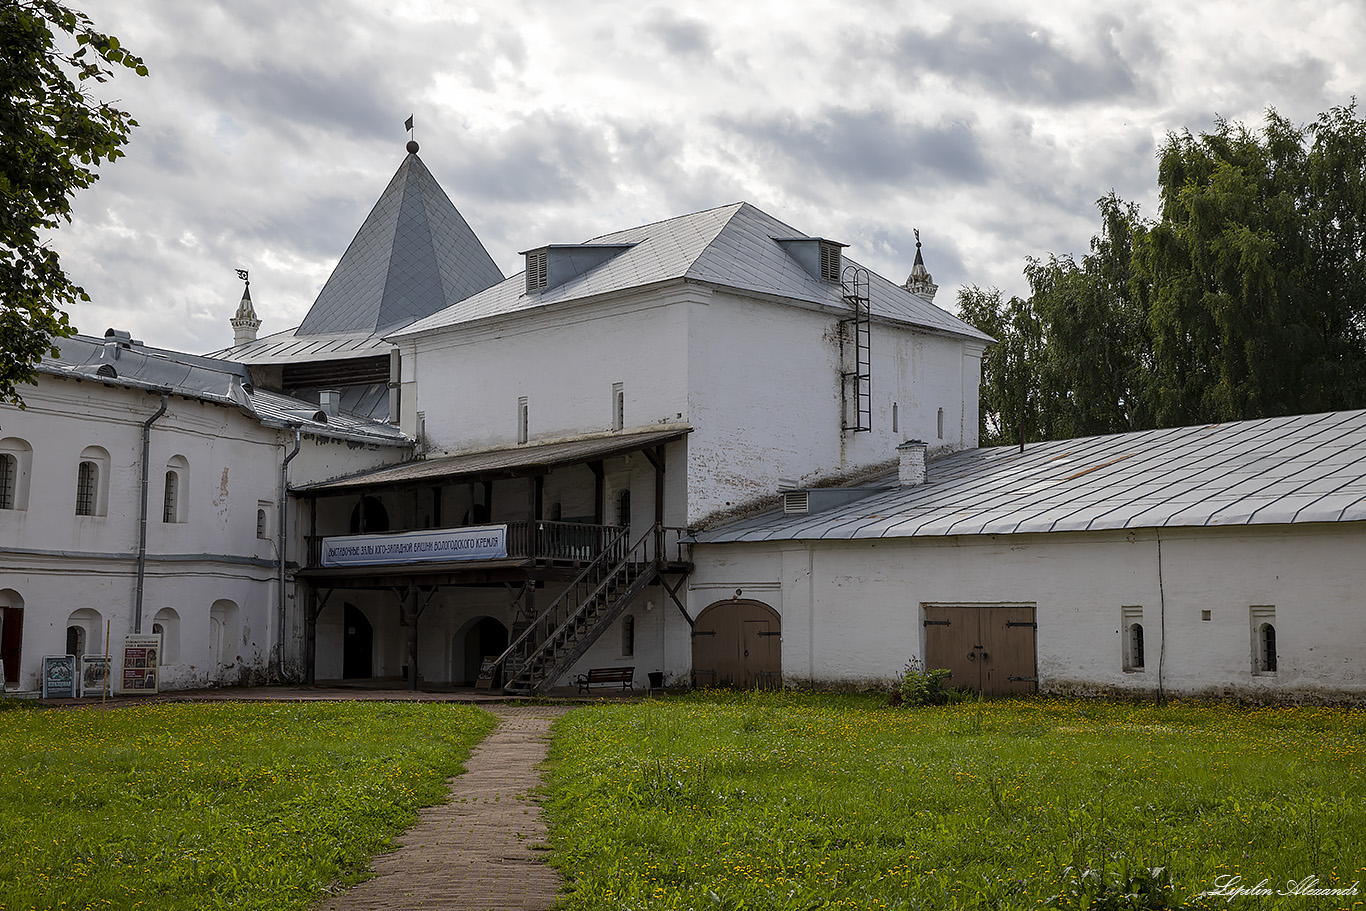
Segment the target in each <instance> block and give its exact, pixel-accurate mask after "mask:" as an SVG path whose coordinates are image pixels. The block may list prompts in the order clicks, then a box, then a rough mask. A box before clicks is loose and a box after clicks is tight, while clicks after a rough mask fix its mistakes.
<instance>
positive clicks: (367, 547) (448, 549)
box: [322, 525, 508, 566]
mask: <svg viewBox="0 0 1366 911" xmlns="http://www.w3.org/2000/svg"><path fill="white" fill-rule="evenodd" d="M507 555H508V527H507V526H506V525H475V526H470V527H467V528H428V529H424V530H422V531H405V532H398V533H395V534H385V535H342V536H338V537H332V538H323V546H322V565H323V566H384V565H389V564H394V563H452V562H458V561H462V560H496V559H499V558H501V557H506V556H507Z"/></svg>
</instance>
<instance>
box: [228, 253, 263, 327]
mask: <svg viewBox="0 0 1366 911" xmlns="http://www.w3.org/2000/svg"><path fill="white" fill-rule="evenodd" d="M237 277H238V278H240V279H242V281H243V282H245V283H246V284H245V285H244V286H243V288H242V301H241V303H239V304H238V305H237V313H236V314H235V315H234V316H233V318H232V320H231V321H230V322H231V323H232V343H233V344H234V345H245V344H246V343H247V342H254V341H256V330H258V329H260V328H261V321H260V320H259V319H257V318H256V309H255V308H254V307H252V305H251V281H250V280H248V278H247V271H246V270H245V269H238V270H237Z"/></svg>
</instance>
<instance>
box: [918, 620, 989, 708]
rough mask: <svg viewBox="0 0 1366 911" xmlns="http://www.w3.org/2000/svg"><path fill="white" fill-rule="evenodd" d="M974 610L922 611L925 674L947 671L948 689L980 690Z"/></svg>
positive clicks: (976, 621)
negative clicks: (931, 671) (948, 674)
mask: <svg viewBox="0 0 1366 911" xmlns="http://www.w3.org/2000/svg"><path fill="white" fill-rule="evenodd" d="M977 632H978V618H977V610H976V608H971V607H930V606H928V605H927V606H926V607H925V670H927V671H929V670H934V669H935V668H941V667H942V668H947V669H948V670H949V671H950V676H949V685H950V686H954V687H958V688H967V689H972V690H977V691H978V692H981V690H982V665H981V663H980V662H978V661H977V654H976V649H977Z"/></svg>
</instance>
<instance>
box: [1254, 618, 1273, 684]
mask: <svg viewBox="0 0 1366 911" xmlns="http://www.w3.org/2000/svg"><path fill="white" fill-rule="evenodd" d="M1257 632H1258V636H1257V650H1258V653H1259V657H1260V658H1261V663H1262V673H1263V674H1274V673H1276V627H1274V626H1272V625H1271V624H1270V623H1263V624H1262V625H1261V626H1260V627H1259V628H1258V631H1257Z"/></svg>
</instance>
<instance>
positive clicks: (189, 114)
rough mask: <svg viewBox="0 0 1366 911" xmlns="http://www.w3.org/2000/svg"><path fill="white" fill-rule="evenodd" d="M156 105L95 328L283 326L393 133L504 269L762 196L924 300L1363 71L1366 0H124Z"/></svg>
mask: <svg viewBox="0 0 1366 911" xmlns="http://www.w3.org/2000/svg"><path fill="white" fill-rule="evenodd" d="M78 2H79V0H78ZM81 5H82V6H84V7H85V8H86V9H87V11H88V12H89V13H91V15H92V16H93V17H94V19H95V22H96V25H97V26H98V27H100V28H101V29H103V30H105V31H108V32H110V33H112V34H115V35H117V36H118V37H119V38H120V39H121V40H122V41H123V43H124V45H125V46H127V47H128V48H129V49H131V50H132V51H133V52H134V53H138V54H141V55H142V56H143V58H144V59H145V61H146V63H147V65H148V67H149V68H150V70H151V75H150V76H149V77H148V78H146V79H137V78H136V77H134V76H132V75H131V73H130V74H128V75H123V74H120V75H119V77H118V78H117V80H116V81H115V82H114V83H112V84H110V85H107V86H106V87H104V88H103V89H102V94H101V97H104V98H108V99H117V100H118V101H119V102H120V103H121V104H122V105H123V106H124V107H125V108H126V109H128V110H130V111H132V112H133V114H134V115H135V116H136V117H137V119H138V120H139V121H140V123H141V127H140V128H139V129H138V130H137V131H136V133H135V135H134V138H133V141H132V142H131V144H130V146H129V147H128V149H127V153H128V157H127V158H125V159H122V160H120V161H119V162H117V163H116V164H114V165H112V166H106V167H105V168H104V169H103V171H102V174H103V176H102V178H101V180H100V181H99V183H98V184H97V185H96V186H95V187H94V188H92V189H90V190H86V191H84V192H83V193H82V194H81V195H80V196H79V197H78V198H77V202H76V212H75V221H74V223H73V224H72V225H70V226H68V227H65V228H63V229H62V230H61V231H60V232H58V234H57V236H56V237H55V238H54V243H55V244H56V245H57V246H58V249H59V250H60V251H61V252H62V256H63V263H64V264H65V266H66V267H67V269H68V271H69V272H70V273H71V274H72V276H73V278H74V279H75V280H76V281H78V282H80V283H82V284H83V285H84V286H85V287H86V289H87V290H88V291H89V292H90V294H91V296H92V298H93V299H94V300H93V302H92V303H89V304H82V305H81V306H80V307H79V308H78V309H77V310H76V311H75V312H74V313H73V319H74V321H75V323H76V325H77V326H78V328H79V329H80V330H81V331H82V332H87V333H92V334H102V333H103V332H104V330H105V328H107V327H109V326H114V327H118V328H122V329H128V330H130V331H132V332H133V334H134V336H135V337H139V338H142V339H144V340H145V341H147V342H148V343H149V344H154V345H159V346H162V347H172V348H181V349H184V350H189V351H210V350H214V349H217V348H220V347H224V346H226V345H228V344H230V342H231V339H232V332H231V329H230V328H229V326H228V318H229V317H230V316H231V314H232V311H233V309H234V308H235V306H236V300H237V298H238V297H240V293H241V285H240V283H239V282H238V281H237V280H236V278H235V276H234V273H233V270H234V269H235V268H238V267H242V268H248V269H250V270H251V277H252V296H253V298H254V299H255V301H256V306H257V311H258V314H259V315H260V316H261V318H262V319H263V320H264V325H263V326H262V330H261V331H262V333H263V334H265V333H269V332H276V331H279V330H281V329H285V328H289V327H292V326H294V325H296V324H297V323H298V322H299V321H300V320H301V319H302V317H303V315H304V313H305V312H306V311H307V309H308V307H309V305H310V304H311V303H312V301H313V298H314V297H315V296H316V295H317V292H318V290H319V289H320V288H321V287H322V284H323V282H324V281H325V280H326V278H327V276H328V274H329V272H330V271H331V269H332V267H333V266H334V265H335V263H336V261H337V259H338V257H340V256H341V254H342V252H343V251H344V250H345V248H346V245H347V244H348V243H349V242H350V240H351V238H352V236H353V235H354V234H355V232H356V230H357V228H359V227H360V224H361V221H362V220H363V219H364V217H365V215H366V213H367V212H368V211H369V210H370V207H371V206H372V205H373V204H374V202H375V200H376V199H377V198H378V196H379V193H380V191H381V190H382V189H383V188H384V186H385V184H386V183H387V182H388V180H389V178H390V177H391V176H392V174H393V172H394V170H395V169H397V167H398V165H399V163H400V162H401V161H402V159H403V156H404V151H403V144H404V142H406V140H407V139H408V136H407V134H406V133H405V131H404V130H403V121H404V119H405V118H407V116H408V115H409V114H414V115H415V116H416V122H417V137H416V138H417V139H418V141H419V142H420V143H421V146H422V151H421V156H422V159H423V160H424V161H425V162H426V164H427V166H428V167H429V168H430V169H431V171H432V173H433V174H434V175H435V176H436V178H437V180H438V181H440V182H441V184H442V185H443V187H444V188H445V190H446V192H447V194H448V195H449V196H450V197H451V199H452V201H453V202H454V203H455V205H456V206H457V207H458V208H459V209H460V211H461V212H462V213H463V214H464V216H465V218H466V220H467V221H468V222H469V223H470V225H471V226H472V227H473V228H474V230H475V231H476V233H478V235H479V236H480V238H481V239H482V240H483V242H484V245H485V246H486V247H487V248H488V250H489V252H490V253H491V254H492V256H493V258H494V260H495V261H496V262H497V263H498V265H499V266H500V267H501V268H502V269H503V271H504V272H505V273H506V274H513V273H515V272H518V271H520V269H521V262H520V258H519V257H518V256H517V251H519V250H525V249H527V248H529V247H534V246H538V245H541V244H545V243H574V242H579V241H583V240H586V239H588V238H590V237H593V236H595V235H598V234H602V233H605V232H607V231H612V230H617V229H620V228H625V227H629V226H632V225H637V224H642V223H646V222H650V221H656V220H659V219H662V218H668V217H670V216H674V215H681V214H684V213H687V212H693V211H697V210H700V209H706V208H711V207H713V206H718V205H724V204H726V203H730V202H735V201H737V200H746V201H748V202H750V203H753V204H754V205H756V206H758V207H759V208H761V209H763V210H765V211H767V212H769V213H771V214H773V215H775V216H777V217H778V218H781V219H782V220H784V221H786V222H787V223H788V224H790V225H792V226H793V227H795V228H797V229H798V230H801V231H804V232H806V233H808V234H819V235H822V236H825V237H830V238H833V239H835V240H840V241H843V242H845V243H848V244H849V245H850V249H849V250H848V251H847V252H848V255H849V256H851V257H853V258H854V259H856V260H858V261H860V262H862V263H863V264H864V265H867V266H869V267H871V268H872V269H874V270H875V271H878V272H880V273H882V274H883V275H886V276H888V277H891V278H895V279H896V280H898V281H900V280H903V279H904V278H905V275H906V273H907V272H908V271H909V269H910V265H911V260H912V258H913V256H914V254H915V241H914V236H913V233H912V232H913V229H914V228H917V227H918V228H920V230H921V235H922V240H923V241H924V244H925V247H924V253H925V259H926V262H927V264H928V266H929V268H930V271H931V272H932V273H933V274H934V277H935V280H936V281H937V282H938V283H939V285H940V288H941V290H940V292H939V297H938V300H937V302H938V303H940V304H941V305H942V306H946V307H949V308H952V306H953V299H954V295H955V292H956V291H957V289H958V288H959V287H960V286H962V285H964V284H978V285H984V286H985V285H994V286H997V287H1000V288H1002V289H1004V290H1005V291H1007V292H1010V293H1020V292H1023V291H1024V290H1025V284H1024V280H1023V278H1022V275H1021V269H1022V266H1023V264H1024V258H1025V257H1026V256H1040V255H1045V254H1047V253H1049V252H1054V253H1067V252H1074V253H1078V254H1080V253H1084V252H1085V251H1086V249H1087V244H1088V242H1089V240H1090V238H1091V235H1092V234H1094V233H1095V231H1096V230H1097V228H1098V226H1099V221H1098V217H1097V215H1096V211H1095V208H1094V203H1095V200H1096V199H1097V198H1098V197H1100V196H1101V195H1103V194H1105V193H1107V192H1108V191H1110V190H1111V189H1114V190H1115V191H1117V192H1118V193H1119V194H1120V196H1122V197H1124V198H1126V199H1129V200H1133V201H1136V202H1138V203H1139V204H1140V205H1141V206H1142V209H1143V212H1144V214H1145V215H1148V216H1155V215H1156V214H1157V210H1156V198H1155V188H1156V187H1155V182H1156V167H1155V164H1156V161H1155V155H1156V149H1157V146H1158V144H1159V143H1160V142H1161V141H1162V139H1163V137H1164V136H1165V135H1166V133H1167V132H1168V131H1172V130H1180V129H1183V128H1189V129H1190V130H1192V131H1193V132H1196V131H1200V130H1207V129H1209V128H1210V127H1211V126H1212V124H1213V122H1214V119H1215V118H1216V117H1224V118H1226V119H1229V120H1237V121H1243V122H1246V123H1249V124H1257V123H1260V121H1261V119H1262V116H1263V112H1264V111H1265V110H1266V108H1267V107H1274V108H1276V109H1277V110H1278V111H1279V112H1280V113H1281V114H1283V115H1285V116H1287V117H1289V118H1290V119H1291V120H1293V121H1295V122H1297V123H1305V122H1308V121H1310V120H1312V119H1313V118H1314V117H1315V115H1316V114H1317V113H1318V112H1320V111H1323V110H1326V109H1327V108H1329V107H1331V106H1334V105H1338V104H1345V103H1348V102H1349V101H1350V99H1351V96H1352V94H1353V93H1356V92H1360V91H1361V89H1362V86H1366V54H1363V53H1362V51H1361V48H1362V46H1363V44H1364V43H1366V42H1364V41H1363V38H1366V4H1362V3H1361V2H1360V0H1340V2H1334V0H1321V2H1303V3H1296V2H1294V0H1290V2H1287V0H1279V2H1275V3H1272V2H1265V0H1240V2H1205V0H1181V2H1172V0H1141V2H1104V3H1099V2H1095V0H1081V2H1072V0H1053V2H1050V3H1046V4H1038V3H1036V4H1022V3H1015V2H1005V0H995V2H993V0H972V2H958V0H955V2H950V3H935V4H929V3H923V2H893V0H885V2H873V0H870V2H855V0H845V2H817V0H717V2H711V0H676V2H660V3H651V2H641V0H631V2H613V0H592V2H589V0H557V2H553V3H549V2H539V3H538V2H532V0H499V2H485V0H472V2H417V0H414V2H393V3H384V2H379V0H326V2H302V0H285V2H279V0H221V2H216V0H195V2H192V3H186V2H184V0H119V2H117V3H108V4H91V3H88V2H87V3H83V4H81Z"/></svg>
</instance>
